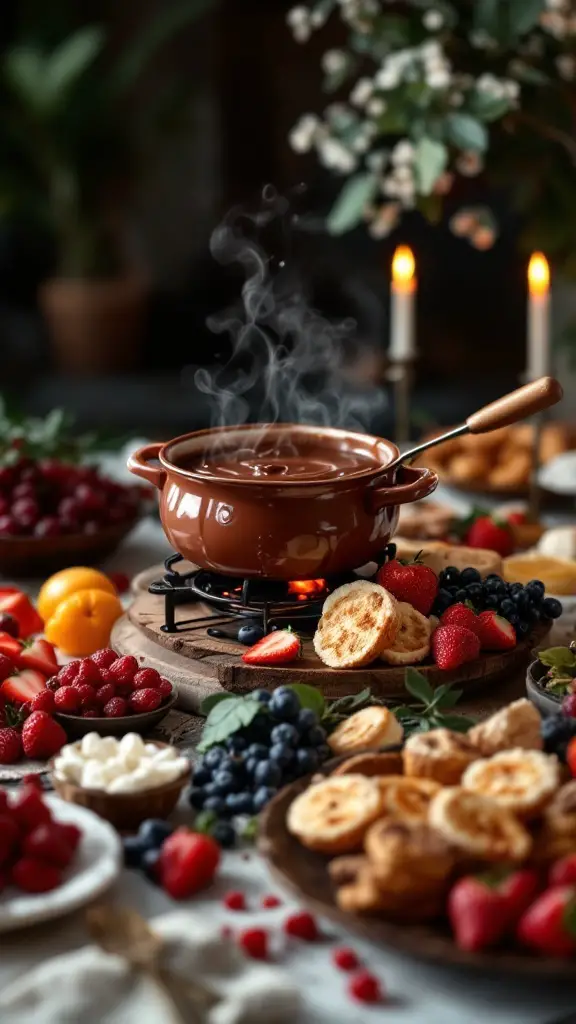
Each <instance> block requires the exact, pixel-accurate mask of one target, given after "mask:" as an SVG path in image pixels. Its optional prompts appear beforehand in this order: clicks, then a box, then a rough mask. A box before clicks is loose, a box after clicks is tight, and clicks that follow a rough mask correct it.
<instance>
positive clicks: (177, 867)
mask: <svg viewBox="0 0 576 1024" xmlns="http://www.w3.org/2000/svg"><path fill="white" fill-rule="evenodd" d="M219 862H220V847H219V846H218V843H216V842H214V840H213V839H211V838H210V837H209V836H205V835H202V834H201V833H198V832H191V831H190V830H189V829H187V828H177V829H176V831H175V832H173V833H172V835H171V836H169V837H168V839H166V840H165V842H164V843H163V845H162V848H161V850H160V860H159V867H158V870H159V877H160V883H161V885H162V887H163V888H164V889H165V890H166V892H167V893H169V895H170V896H172V898H173V899H175V900H181V899H188V897H189V896H192V895H193V894H194V893H195V892H198V890H199V889H203V888H204V887H205V886H207V885H209V883H210V882H211V881H212V879H213V877H214V875H215V873H216V869H217V867H218V864H219Z"/></svg>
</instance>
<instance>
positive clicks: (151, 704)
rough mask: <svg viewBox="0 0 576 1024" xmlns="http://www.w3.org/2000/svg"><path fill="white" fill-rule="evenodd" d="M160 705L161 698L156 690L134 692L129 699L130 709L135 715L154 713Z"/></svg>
mask: <svg viewBox="0 0 576 1024" xmlns="http://www.w3.org/2000/svg"><path fill="white" fill-rule="evenodd" d="M161 703H162V697H161V695H160V694H159V693H158V690H134V693H133V694H132V696H131V697H130V707H131V708H132V710H133V711H134V712H135V713H136V714H142V713H143V712H145V711H156V708H159V707H160V705H161Z"/></svg>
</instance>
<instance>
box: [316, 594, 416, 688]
mask: <svg viewBox="0 0 576 1024" xmlns="http://www.w3.org/2000/svg"><path fill="white" fill-rule="evenodd" d="M399 628H400V613H399V611H398V604H397V602H396V600H395V599H394V598H393V597H392V595H391V594H389V593H388V591H387V590H385V589H384V587H381V586H379V585H378V584H377V583H370V582H369V581H368V580H357V581H355V582H354V583H345V584H344V586H342V587H338V588H337V589H336V590H334V591H333V592H332V593H331V594H330V596H329V597H327V598H326V601H325V602H324V607H323V608H322V618H321V619H320V622H319V623H318V627H317V629H316V633H315V634H314V641H313V642H314V650H315V651H316V654H317V655H318V657H319V658H320V660H321V661H323V662H324V664H325V665H329V666H330V667H331V668H358V667H359V666H361V665H369V664H370V662H371V661H374V660H375V659H376V658H377V657H378V656H379V654H380V652H381V651H383V650H384V648H385V647H389V646H390V644H392V643H394V640H395V638H396V634H397V632H398V630H399Z"/></svg>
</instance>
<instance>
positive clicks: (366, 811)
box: [286, 775, 383, 854]
mask: <svg viewBox="0 0 576 1024" xmlns="http://www.w3.org/2000/svg"><path fill="white" fill-rule="evenodd" d="M382 805H383V799H382V793H381V791H380V788H379V786H378V784H377V783H376V782H375V780H374V779H370V778H366V777H365V776H364V775H338V776H334V775H329V776H328V778H326V779H323V780H322V781H321V782H317V783H314V784H312V785H311V786H309V787H308V789H305V790H304V792H303V793H300V795H299V796H297V797H296V799H295V800H294V801H293V802H292V803H291V804H290V807H289V808H288V814H287V817H286V824H287V827H288V831H289V832H291V833H292V835H295V836H297V837H298V839H299V840H300V842H301V843H302V845H303V846H307V847H308V849H310V850H318V851H319V852H320V853H331V854H337V853H350V852H352V851H353V850H357V849H358V848H359V846H360V845H361V844H362V840H363V838H364V833H365V832H366V829H367V828H368V826H369V825H371V824H372V822H373V821H375V820H376V818H378V817H379V816H380V814H381V813H382Z"/></svg>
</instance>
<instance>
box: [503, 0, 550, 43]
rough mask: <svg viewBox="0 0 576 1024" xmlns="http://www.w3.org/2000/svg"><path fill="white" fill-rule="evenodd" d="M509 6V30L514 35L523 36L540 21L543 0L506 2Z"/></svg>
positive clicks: (510, 0)
mask: <svg viewBox="0 0 576 1024" xmlns="http://www.w3.org/2000/svg"><path fill="white" fill-rule="evenodd" d="M508 2H509V4H510V9H509V18H510V28H511V30H512V32H513V33H514V35H517V36H523V35H525V34H526V32H530V31H531V29H533V28H534V27H535V26H536V25H537V24H538V21H539V19H540V15H541V14H542V12H543V10H544V7H545V4H544V0H508Z"/></svg>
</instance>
